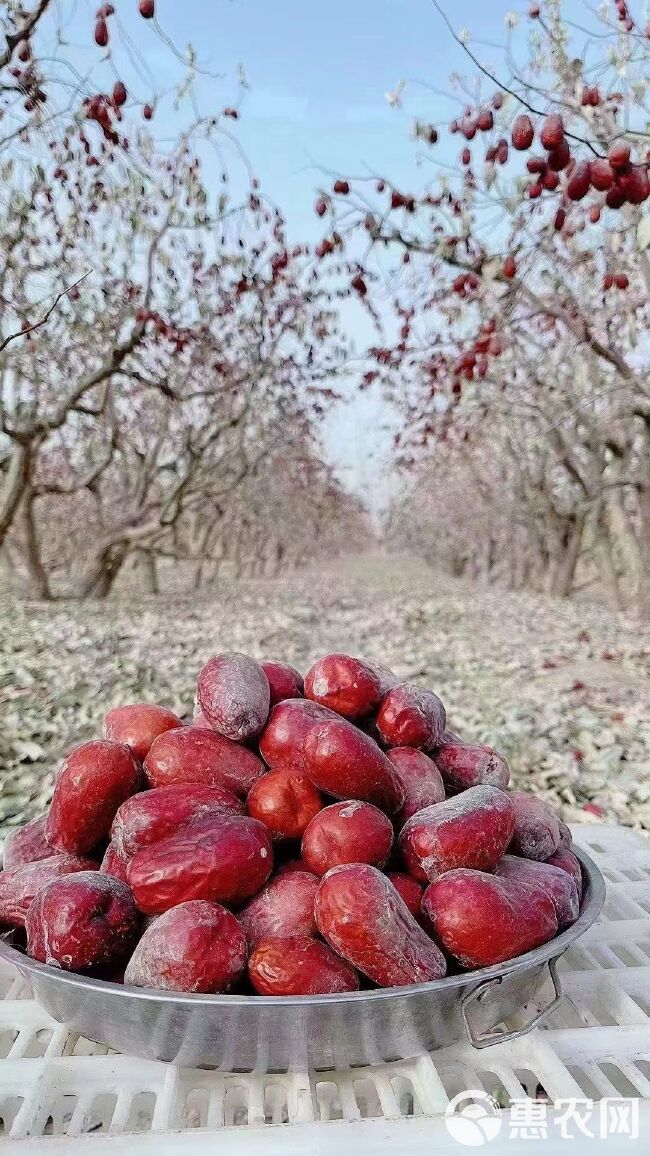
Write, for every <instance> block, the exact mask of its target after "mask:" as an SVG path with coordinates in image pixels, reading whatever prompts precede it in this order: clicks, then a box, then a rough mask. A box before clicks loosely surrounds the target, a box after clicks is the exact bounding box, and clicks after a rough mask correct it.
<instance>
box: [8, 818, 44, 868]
mask: <svg viewBox="0 0 650 1156" xmlns="http://www.w3.org/2000/svg"><path fill="white" fill-rule="evenodd" d="M46 822H47V816H46V815H42V816H41V818H40V819H32V821H31V823H25V826H24V827H17V828H16V829H15V830H13V831H10V832H9V834H8V835H7V838H6V839H5V846H4V852H3V855H2V865H3V867H4V869H5V871H8V870H9V869H10V868H11V867H22V865H23V864H24V863H36V862H37V860H38V859H49V858H50V856H51V854H52V848H51V847H50V844H49V843H48V841H47V839H46V838H45V824H46Z"/></svg>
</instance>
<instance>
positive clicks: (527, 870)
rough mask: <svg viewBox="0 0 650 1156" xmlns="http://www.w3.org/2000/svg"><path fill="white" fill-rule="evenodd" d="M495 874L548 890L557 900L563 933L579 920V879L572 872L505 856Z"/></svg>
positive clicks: (547, 864) (558, 915)
mask: <svg viewBox="0 0 650 1156" xmlns="http://www.w3.org/2000/svg"><path fill="white" fill-rule="evenodd" d="M494 874H495V875H498V876H499V878H502V879H515V880H517V879H520V880H521V881H522V882H523V883H528V884H530V886H531V887H541V888H542V889H543V890H544V891H546V892H547V893H548V894H549V895H550V897H551V899H552V900H553V905H554V907H555V914H556V916H557V923H558V927H559V928H560V930H561V929H562V928H563V927H569V926H570V925H571V924H572V923H575V921H576V919H577V918H578V912H579V910H580V896H579V895H578V888H577V887H576V882H575V879H574V878H573V877H572V876H571V875H570V874H569V873H568V871H562V870H561V869H560V868H559V867H554V866H553V865H552V864H549V863H537V862H535V860H534V859H521V858H519V856H517V855H504V856H503V859H501V861H500V862H499V863H497V865H496V867H495V869H494Z"/></svg>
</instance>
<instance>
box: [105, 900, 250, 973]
mask: <svg viewBox="0 0 650 1156" xmlns="http://www.w3.org/2000/svg"><path fill="white" fill-rule="evenodd" d="M247 956H248V947H247V943H246V936H245V935H244V932H243V931H242V929H241V927H240V926H239V923H238V922H237V920H236V919H235V916H234V915H231V914H230V912H229V911H226V909H225V907H221V906H220V905H219V904H218V903H208V902H206V901H205V900H200V899H195V900H190V901H189V902H188V903H179V904H178V906H177V907H172V909H171V911H165V912H164V914H163V915H159V916H158V918H157V919H155V920H154V921H153V923H151V924H150V926H149V927H148V928H147V930H146V931H145V933H144V935H143V936H142V939H141V940H140V942H139V944H138V946H137V947H136V949H135V951H134V953H133V955H132V956H131V959H130V960H129V962H128V964H127V967H126V971H125V973H124V982H125V983H128V984H132V985H133V986H134V987H153V988H159V989H162V990H165V991H189V992H203V993H210V992H220V991H229V990H230V988H231V987H232V986H233V984H234V983H236V982H237V980H238V979H239V977H240V976H241V975H243V973H244V970H245V967H246V959H247Z"/></svg>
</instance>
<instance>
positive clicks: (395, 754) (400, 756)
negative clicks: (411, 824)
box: [386, 747, 445, 827]
mask: <svg viewBox="0 0 650 1156" xmlns="http://www.w3.org/2000/svg"><path fill="white" fill-rule="evenodd" d="M386 754H387V755H388V758H389V759H390V761H391V763H392V764H393V766H394V768H395V771H396V772H397V776H398V778H399V780H400V782H401V784H402V786H403V788H404V792H405V795H406V798H405V800H404V805H403V806H402V807H401V808H400V810H399V811H398V812H397V815H396V816H395V823H396V825H397V827H402V826H403V825H404V823H405V822H406V820H407V819H410V818H411V815H415V813H416V811H421V810H422V809H423V808H424V807H431V806H432V805H433V804H434V803H442V802H443V801H444V798H445V786H444V783H443V781H442V777H441V775H440V771H439V770H438V768H437V766H436V764H435V763H434V761H433V759H430V758H429V756H428V755H425V754H424V752H423V751H417V750H415V748H414V747H393V749H392V750H390V751H387V752H386Z"/></svg>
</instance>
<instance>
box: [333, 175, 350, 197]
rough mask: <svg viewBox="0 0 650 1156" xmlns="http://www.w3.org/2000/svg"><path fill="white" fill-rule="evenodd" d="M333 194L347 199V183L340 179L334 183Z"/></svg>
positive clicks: (348, 187) (348, 188)
mask: <svg viewBox="0 0 650 1156" xmlns="http://www.w3.org/2000/svg"><path fill="white" fill-rule="evenodd" d="M334 192H335V193H338V194H339V196H341V197H347V195H348V193H349V192H350V185H349V182H348V181H343V180H341V179H340V178H339V180H337V181H334Z"/></svg>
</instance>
